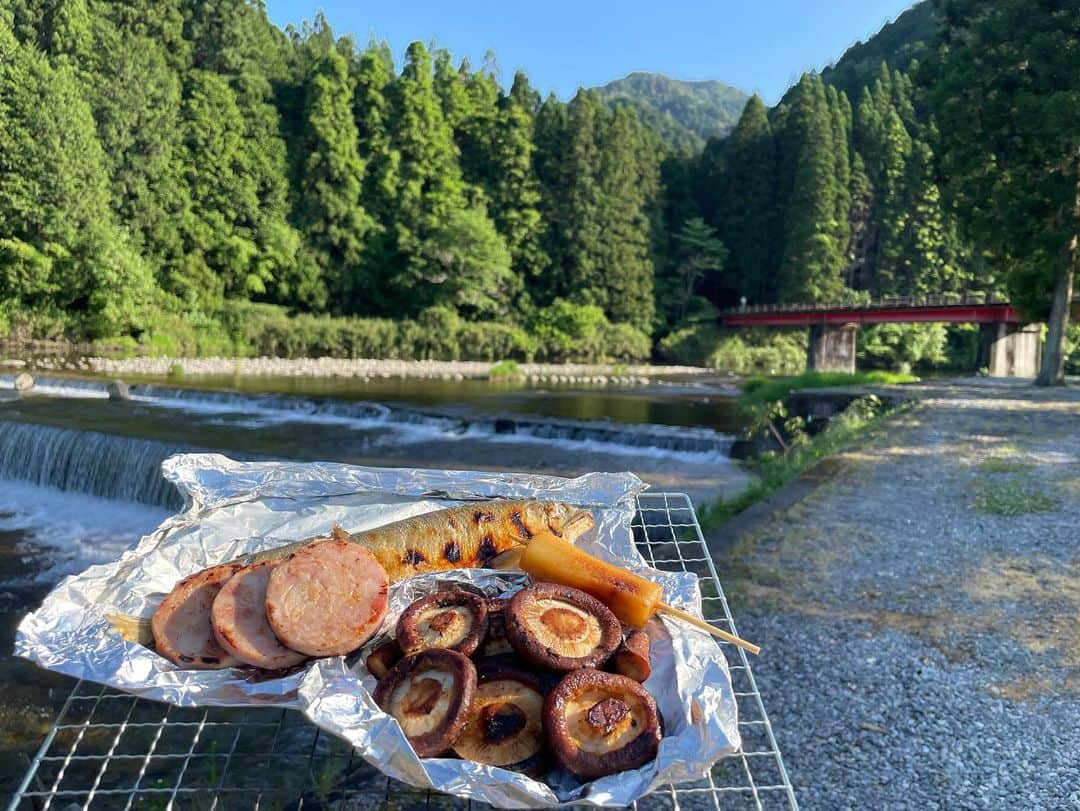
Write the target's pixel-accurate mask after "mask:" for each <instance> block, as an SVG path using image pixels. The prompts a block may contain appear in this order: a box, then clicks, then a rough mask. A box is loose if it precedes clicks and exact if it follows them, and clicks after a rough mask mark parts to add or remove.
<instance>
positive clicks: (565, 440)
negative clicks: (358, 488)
mask: <svg viewBox="0 0 1080 811" xmlns="http://www.w3.org/2000/svg"><path fill="white" fill-rule="evenodd" d="M13 380H14V377H13V376H11V375H0V386H2V385H4V384H5V383H7V382H9V381H13ZM131 388H132V392H131V396H132V399H133V400H137V401H140V402H143V403H147V404H149V405H154V406H157V407H162V408H173V409H179V410H183V411H187V412H189V413H196V414H200V415H203V416H207V417H213V416H220V417H222V418H225V417H229V419H227V420H226V419H220V420H210V422H221V423H227V424H229V425H233V426H235V427H237V428H247V429H259V428H267V427H272V426H275V425H280V424H282V423H287V422H303V423H312V424H329V425H341V426H342V427H345V428H350V429H352V430H358V431H369V432H377V433H378V434H379V435H378V436H375V437H373V442H372V445H373V447H378V446H379V445H382V444H385V443H402V442H404V443H410V442H425V441H431V440H457V439H463V438H468V439H471V440H474V441H475V440H476V439H480V440H482V441H484V442H488V443H492V444H499V443H508V444H510V443H512V444H518V443H539V444H544V445H549V446H551V445H554V446H556V447H560V448H563V449H567V450H572V451H575V452H600V453H609V454H617V455H627V456H649V457H665V458H667V457H674V458H686V459H688V460H692V461H696V462H713V461H715V462H718V463H722V462H727V461H728V460H727V448H728V447H729V444H730V437H729V436H726V435H724V434H719V433H717V432H715V431H712V430H711V429H707V428H685V427H674V426H666V425H649V424H641V425H639V424H625V423H611V422H606V421H574V420H555V419H551V420H548V419H544V418H530V417H525V416H523V417H520V418H517V417H515V418H513V421H514V422H515V423H516V424H517V430H516V431H514V432H513V433H496V431H495V423H494V421H493V419H491V418H483V417H478V418H475V419H469V420H461V419H455V418H452V417H444V416H440V415H437V414H432V413H427V412H423V411H420V410H417V409H412V408H407V407H396V406H395V407H389V406H385V405H383V404H381V403H370V402H352V401H339V400H310V399H307V398H304V397H289V396H278V395H255V394H241V393H238V392H229V391H201V390H197V389H182V388H173V387H169V386H157V385H149V386H132V387H131ZM34 391H35V392H36V393H39V394H45V395H50V396H56V397H81V398H94V399H102V398H105V397H107V396H108V395H107V393H106V389H105V384H104V383H103V382H101V381H97V380H76V379H67V378H56V377H42V378H38V380H37V383H36V385H35V387H34Z"/></svg>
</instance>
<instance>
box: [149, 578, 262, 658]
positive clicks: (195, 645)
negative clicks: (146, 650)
mask: <svg viewBox="0 0 1080 811" xmlns="http://www.w3.org/2000/svg"><path fill="white" fill-rule="evenodd" d="M240 568H241V567H240V566H237V565H236V564H233V563H226V564H224V565H223V566H211V567H210V568H209V569H203V570H202V571H201V572H196V573H195V574H193V575H191V576H190V577H185V578H184V579H183V580H181V581H180V582H179V583H177V584H176V585H175V586H174V587H173V590H172V591H170V592H169V594H168V596H167V597H166V598H165V599H164V600H163V601H162V602H161V605H159V606H158V608H157V611H155V612H154V616H153V617H152V618H151V620H150V630H151V631H152V632H153V634H154V648H155V650H157V652H158V653H159V654H161V655H162V656H164V657H165V658H166V659H168V660H169V661H170V662H172V663H173V664H176V665H179V666H180V667H183V668H190V669H196V670H216V669H220V668H225V667H236V666H237V665H239V664H240V660H239V659H237V658H236V657H235V656H233V655H232V654H231V653H229V652H228V651H226V650H225V649H224V648H222V647H221V645H219V644H218V641H217V638H216V637H215V636H214V629H213V626H212V625H211V623H210V610H211V607H212V606H213V604H214V599H215V598H216V597H217V596H218V593H219V592H220V591H221V588H222V586H224V585H225V583H226V582H228V580H229V578H231V577H232V576H233V575H234V574H235V573H236V572H237V571H238V570H239V569H240Z"/></svg>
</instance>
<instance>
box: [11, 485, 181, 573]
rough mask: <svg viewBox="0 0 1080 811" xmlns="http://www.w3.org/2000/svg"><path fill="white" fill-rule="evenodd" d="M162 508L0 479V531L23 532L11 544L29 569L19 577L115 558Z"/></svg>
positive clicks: (70, 569) (152, 522)
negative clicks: (18, 539) (17, 540)
mask: <svg viewBox="0 0 1080 811" xmlns="http://www.w3.org/2000/svg"><path fill="white" fill-rule="evenodd" d="M168 514H169V511H168V510H166V509H164V508H162V507H151V506H148V505H145V504H135V503H133V502H127V501H111V500H108V499H103V498H97V497H95V496H89V495H86V494H85V493H77V492H72V491H70V490H56V489H53V488H51V487H40V486H37V485H33V484H28V483H26V482H18V481H10V480H7V479H0V533H3V532H11V531H20V532H25V533H26V536H27V537H26V539H25V540H23V541H20V542H19V543H18V544H17V546H16V550H17V552H18V553H19V554H22V555H23V559H24V561H25V562H26V563H27V564H28V571H29V572H31V574H29V575H28V577H27V580H26V581H24V582H39V583H50V584H51V583H55V582H56V581H57V580H59V579H60V578H62V577H64V576H66V575H69V574H74V573H76V572H81V571H83V570H84V569H85V568H86V567H87V566H90V565H92V564H95V563H106V562H108V561H112V560H116V559H117V558H118V557H120V555H121V554H122V553H123V552H124V550H126V549H128V548H129V547H131V546H133V545H134V544H135V543H136V542H137V541H138V540H139V538H140V537H142V536H143V535H146V534H147V533H149V532H151V531H152V530H153V529H154V528H155V527H156V526H157V525H158V524H160V523H161V522H162V521H164V520H165V518H166V517H167V516H168ZM8 582H9V583H10V582H11V581H8Z"/></svg>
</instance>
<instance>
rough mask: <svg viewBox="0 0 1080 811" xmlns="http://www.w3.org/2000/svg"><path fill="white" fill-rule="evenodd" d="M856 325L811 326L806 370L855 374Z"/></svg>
mask: <svg viewBox="0 0 1080 811" xmlns="http://www.w3.org/2000/svg"><path fill="white" fill-rule="evenodd" d="M857 329H858V327H857V326H856V325H855V324H811V325H810V340H809V341H808V342H807V344H806V368H807V369H810V370H811V371H815V372H848V373H854V372H855V330H857Z"/></svg>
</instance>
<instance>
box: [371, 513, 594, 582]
mask: <svg viewBox="0 0 1080 811" xmlns="http://www.w3.org/2000/svg"><path fill="white" fill-rule="evenodd" d="M592 525H593V519H592V516H591V514H590V513H587V512H584V511H579V510H576V509H575V508H574V507H571V506H570V505H568V504H563V503H561V502H551V501H548V502H544V501H483V502H472V503H469V504H464V505H462V506H460V507H451V508H449V509H446V510H437V511H435V512H431V513H427V514H425V515H419V516H415V517H413V518H406V519H404V520H402V521H397V522H394V523H392V524H387V525H386V526H382V527H376V528H375V529H372V530H367V531H365V532H358V533H354V534H353V535H351V536H350V540H351V541H353V542H354V543H358V544H360V545H361V546H364V547H365V548H367V549H368V550H369V551H370V552H371V553H372V554H373V555H375V557H376V558H377V559H378V561H379V562H380V563H381V564H382V565H383V567H384V568H385V569H386V571H387V574H389V575H390V580H391V581H396V580H401V579H403V578H406V577H411V576H412V575H416V574H423V573H425V572H439V571H446V570H448V569H458V568H475V567H480V566H484V565H485V564H486V563H487V562H488V561H490V560H491V559H492V558H494V557H495V556H496V555H498V554H500V553H502V552H505V551H506V550H508V549H511V548H513V547H516V546H521V545H523V544H527V543H528V542H529V540H530V539H531V538H532V537H533V536H534V535H536V534H537V533H539V532H552V533H555V534H558V535H560V536H563V537H567V535H569V536H571V537H569V538H568V540H575V539H577V538H578V537H580V536H581V535H582V534H583V533H584V532H586V531H588V530H589V529H591V528H592Z"/></svg>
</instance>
